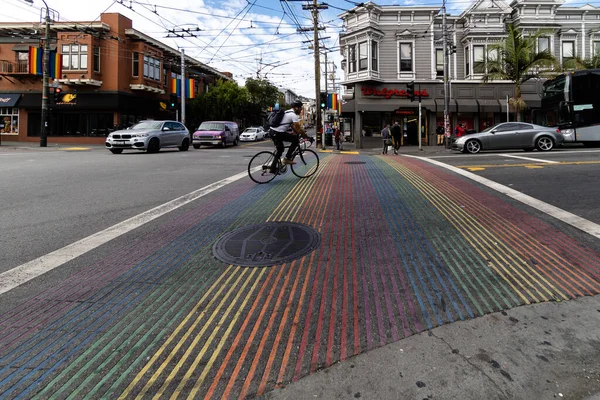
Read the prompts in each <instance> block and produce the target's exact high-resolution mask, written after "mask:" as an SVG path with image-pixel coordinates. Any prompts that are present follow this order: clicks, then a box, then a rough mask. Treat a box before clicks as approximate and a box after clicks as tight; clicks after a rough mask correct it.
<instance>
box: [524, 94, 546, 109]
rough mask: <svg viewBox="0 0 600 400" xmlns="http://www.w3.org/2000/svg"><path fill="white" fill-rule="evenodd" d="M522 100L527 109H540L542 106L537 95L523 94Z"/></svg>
mask: <svg viewBox="0 0 600 400" xmlns="http://www.w3.org/2000/svg"><path fill="white" fill-rule="evenodd" d="M523 100H525V103H527V105H528V106H529V108H540V107H541V106H542V99H541V98H540V96H539V95H538V94H537V93H523Z"/></svg>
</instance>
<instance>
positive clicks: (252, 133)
mask: <svg viewBox="0 0 600 400" xmlns="http://www.w3.org/2000/svg"><path fill="white" fill-rule="evenodd" d="M264 139H265V131H264V129H263V128H261V127H256V128H246V129H245V130H244V132H242V134H241V135H240V140H241V141H242V142H256V141H259V140H264Z"/></svg>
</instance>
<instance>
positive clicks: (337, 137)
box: [333, 127, 342, 150]
mask: <svg viewBox="0 0 600 400" xmlns="http://www.w3.org/2000/svg"><path fill="white" fill-rule="evenodd" d="M333 138H334V139H335V145H336V147H337V149H338V150H340V142H341V141H342V131H340V128H338V127H336V128H335V131H333Z"/></svg>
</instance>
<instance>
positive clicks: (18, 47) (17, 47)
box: [12, 42, 56, 51]
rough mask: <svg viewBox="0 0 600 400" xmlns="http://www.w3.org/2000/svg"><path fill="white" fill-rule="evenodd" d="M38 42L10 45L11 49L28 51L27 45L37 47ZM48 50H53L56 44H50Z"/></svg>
mask: <svg viewBox="0 0 600 400" xmlns="http://www.w3.org/2000/svg"><path fill="white" fill-rule="evenodd" d="M37 45H38V42H36V43H30V44H15V45H14V46H13V47H12V50H13V51H29V47H38V46H37ZM50 50H52V51H54V50H56V45H55V44H51V45H50Z"/></svg>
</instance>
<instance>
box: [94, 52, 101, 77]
mask: <svg viewBox="0 0 600 400" xmlns="http://www.w3.org/2000/svg"><path fill="white" fill-rule="evenodd" d="M94 72H100V47H94Z"/></svg>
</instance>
